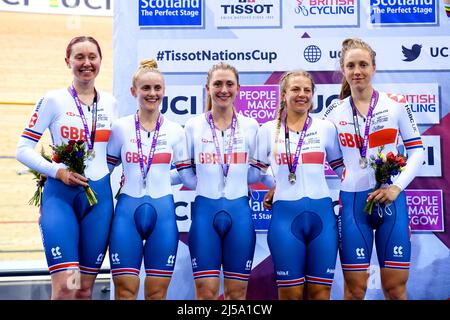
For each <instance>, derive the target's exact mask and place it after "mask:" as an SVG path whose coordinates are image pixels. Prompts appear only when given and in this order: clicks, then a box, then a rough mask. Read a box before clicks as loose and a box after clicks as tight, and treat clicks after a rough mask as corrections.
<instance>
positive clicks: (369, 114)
mask: <svg viewBox="0 0 450 320" xmlns="http://www.w3.org/2000/svg"><path fill="white" fill-rule="evenodd" d="M377 102H378V92H377V91H375V90H373V92H372V97H371V98H370V104H369V111H367V116H366V127H365V129H364V140H363V145H362V146H361V144H360V143H361V142H360V140H359V139H360V137H361V132H360V131H359V123H358V115H357V112H356V106H355V103H354V102H353V99H352V97H351V96H350V105H351V106H352V112H353V126H354V127H355V133H356V137H357V138H356V145H357V147H358V149H359V154H360V156H361V158H365V157H366V154H367V146H368V144H369V131H370V122H371V121H372V113H373V109H375V105H376V104H377Z"/></svg>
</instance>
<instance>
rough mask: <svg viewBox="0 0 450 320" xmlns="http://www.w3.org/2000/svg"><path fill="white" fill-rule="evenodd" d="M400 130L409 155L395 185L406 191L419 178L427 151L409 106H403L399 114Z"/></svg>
mask: <svg viewBox="0 0 450 320" xmlns="http://www.w3.org/2000/svg"><path fill="white" fill-rule="evenodd" d="M399 130H400V136H401V137H402V140H403V144H404V146H405V149H406V153H407V162H406V166H405V167H404V169H403V171H401V172H400V175H399V176H398V178H397V179H396V180H395V181H394V185H396V186H397V187H399V188H400V190H404V189H405V188H406V187H407V186H408V185H409V184H410V183H411V181H412V180H413V179H414V178H415V177H416V176H417V174H418V172H419V170H420V168H421V166H422V163H423V161H424V159H425V151H424V147H423V143H422V138H421V136H420V132H419V129H418V127H417V124H416V121H415V119H414V115H413V112H412V110H411V108H410V107H409V105H407V104H405V105H401V106H400V112H399Z"/></svg>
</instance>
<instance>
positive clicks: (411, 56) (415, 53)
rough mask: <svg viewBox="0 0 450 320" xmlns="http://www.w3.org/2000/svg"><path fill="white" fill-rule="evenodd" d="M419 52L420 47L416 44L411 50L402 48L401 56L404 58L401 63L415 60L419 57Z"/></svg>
mask: <svg viewBox="0 0 450 320" xmlns="http://www.w3.org/2000/svg"><path fill="white" fill-rule="evenodd" d="M421 50H422V46H421V45H418V44H414V45H413V46H412V48H411V49H408V48H406V47H405V46H402V52H403V56H404V57H405V59H403V61H407V62H410V61H414V60H416V59H417V58H418V57H419V55H420V51H421Z"/></svg>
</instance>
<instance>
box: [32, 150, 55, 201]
mask: <svg viewBox="0 0 450 320" xmlns="http://www.w3.org/2000/svg"><path fill="white" fill-rule="evenodd" d="M41 155H42V156H43V157H44V159H45V160H47V161H48V162H52V159H51V158H50V156H49V155H47V154H45V151H44V148H42V149H41ZM28 171H30V172H31V173H32V174H33V175H34V178H33V180H36V186H37V189H36V191H35V192H34V195H33V196H32V197H31V199H30V200H29V201H28V204H29V205H35V206H36V207H40V206H41V203H42V193H43V192H44V184H45V181H47V176H46V175H45V174H42V173H40V172H37V171H36V170H33V169H29V170H28Z"/></svg>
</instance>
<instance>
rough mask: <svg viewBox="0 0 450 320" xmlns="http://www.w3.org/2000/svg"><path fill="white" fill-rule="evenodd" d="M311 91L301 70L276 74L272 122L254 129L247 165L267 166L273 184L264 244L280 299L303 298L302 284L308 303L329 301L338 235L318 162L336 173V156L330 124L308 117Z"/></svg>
mask: <svg viewBox="0 0 450 320" xmlns="http://www.w3.org/2000/svg"><path fill="white" fill-rule="evenodd" d="M314 89H315V85H314V81H313V78H312V76H311V75H310V74H309V73H307V72H305V71H293V72H287V73H285V74H284V75H283V76H282V78H281V80H280V92H281V99H280V104H279V107H278V116H277V119H276V120H272V121H269V122H267V123H265V124H263V125H262V127H261V128H260V130H259V132H258V138H257V148H256V154H255V157H254V158H255V159H254V161H253V162H252V167H254V168H257V169H259V170H262V171H266V170H267V169H268V167H269V166H270V167H271V168H272V170H273V172H274V176H275V180H276V182H277V186H276V189H275V193H274V195H273V206H272V220H271V223H270V227H269V230H268V235H267V241H268V244H269V249H270V252H271V255H272V259H273V262H274V265H275V272H276V279H277V285H278V298H279V299H280V300H287V299H288V300H293V299H297V300H298V299H303V295H304V284H305V282H307V283H308V289H307V298H308V299H312V300H317V299H322V300H323V299H330V289H331V284H332V283H333V277H334V268H335V264H336V257H337V252H338V235H337V225H336V217H335V214H334V211H333V205H332V200H331V198H330V192H329V189H328V185H327V182H326V179H325V168H324V162H325V159H327V160H328V162H329V163H330V165H331V166H332V168H333V169H334V170H335V171H336V172H337V173H338V175H340V173H341V170H342V167H341V166H342V158H341V153H340V150H339V144H338V141H337V135H336V130H335V128H334V126H333V124H332V123H331V122H329V121H326V120H321V119H317V118H311V116H310V115H309V111H310V110H311V109H312V97H313V94H314ZM268 197H269V198H271V193H269V195H268V196H267V197H265V202H266V205H267V202H270V200H271V199H269V198H268ZM267 200H268V201H267ZM269 206H270V205H269Z"/></svg>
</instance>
